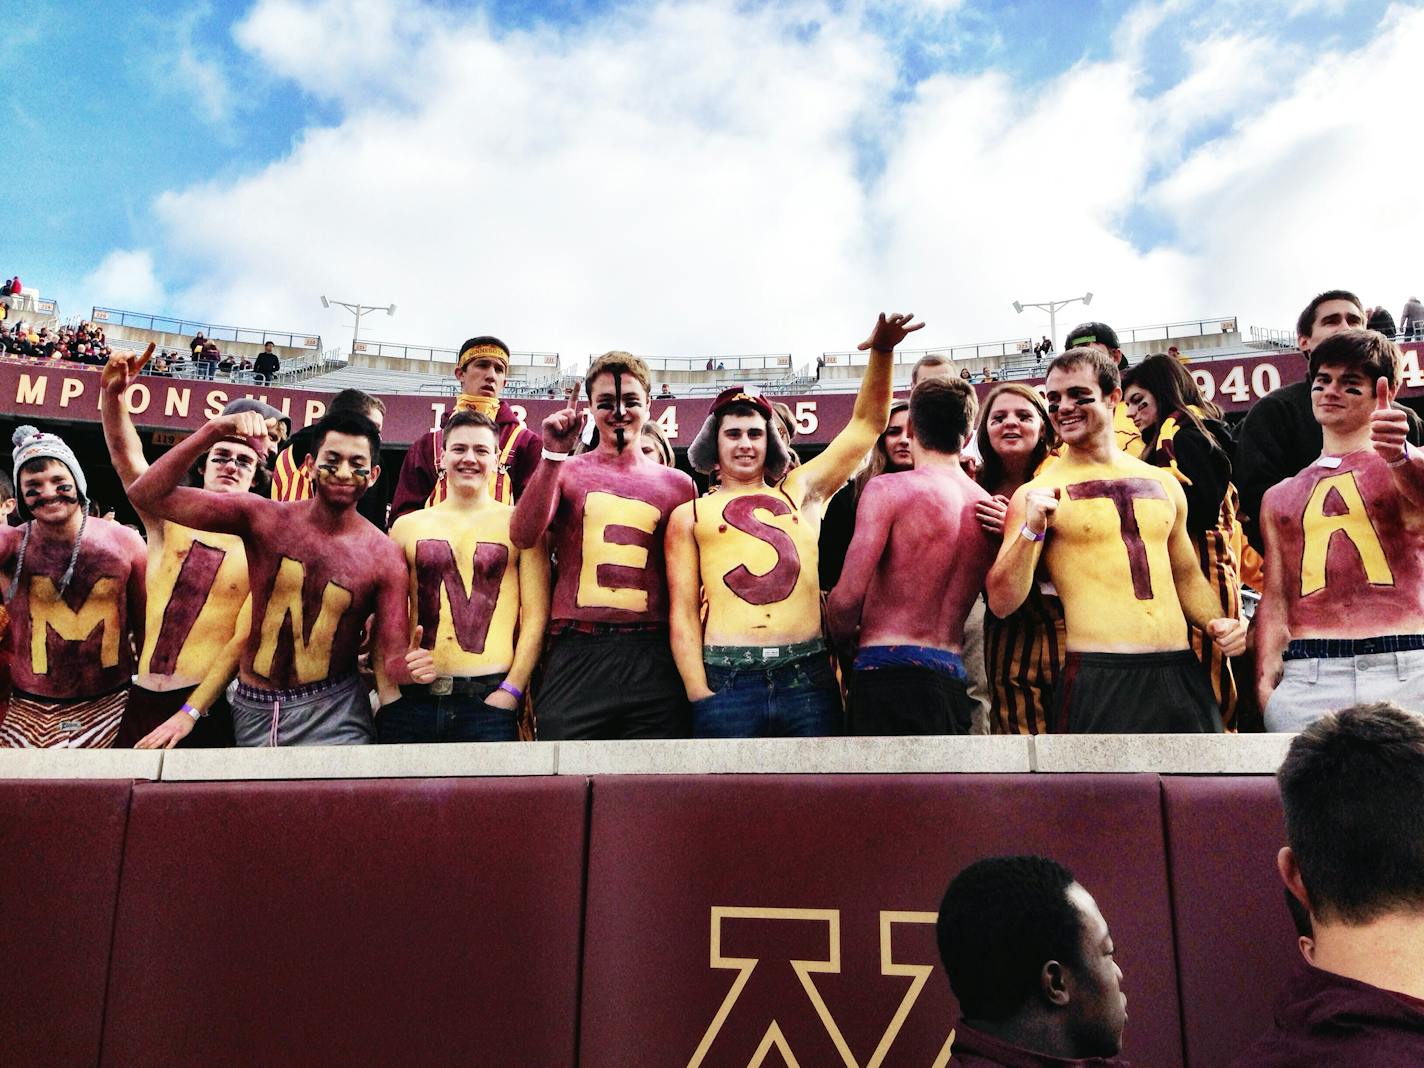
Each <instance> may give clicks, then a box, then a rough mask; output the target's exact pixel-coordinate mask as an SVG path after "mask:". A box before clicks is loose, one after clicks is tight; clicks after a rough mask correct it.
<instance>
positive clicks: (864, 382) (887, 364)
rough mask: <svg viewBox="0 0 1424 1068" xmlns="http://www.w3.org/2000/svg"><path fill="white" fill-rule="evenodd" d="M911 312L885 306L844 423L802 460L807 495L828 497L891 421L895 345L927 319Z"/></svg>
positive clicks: (799, 474) (800, 475) (807, 497)
mask: <svg viewBox="0 0 1424 1068" xmlns="http://www.w3.org/2000/svg"><path fill="white" fill-rule="evenodd" d="M913 318H914V315H913V314H907V315H901V314H899V313H898V312H895V313H892V314H890V315H889V316H886V315H885V313H884V312H881V314H880V318H879V319H878V320H877V321H876V323H875V328H874V329H873V330H872V331H871V332H870V336H869V337H868V338H866V339H865V340H864V341H862V342H861V343H860V346H859V348H860V350H861V351H862V352H864V351H865V350H866V349H869V350H870V363H869V364H868V365H867V366H866V369H865V377H864V378H862V379H861V380H860V390H859V392H857V393H856V395H855V408H854V410H853V411H852V412H851V416H850V422H848V423H847V424H846V425H845V428H844V429H843V430H841V432H840V433H839V434H837V435H836V436H835V437H834V438H832V439H831V443H830V444H829V445H827V446H826V448H825V450H824V451H823V452H822V453H821V454H820V455H819V456H817V457H816V458H815V459H814V460H810V461H808V462H807V463H805V464H802V465H801V467H799V468H798V469H797V471H796V477H797V478H798V479H800V480H801V482H802V483H803V484H804V485H805V487H806V495H805V497H804V498H803V500H804V501H818V500H826V499H828V498H829V497H830V496H831V495H832V494H833V493H835V492H836V491H837V490H838V489H840V488H841V487H842V486H844V485H845V484H846V480H847V479H849V478H850V477H851V476H852V475H853V474H855V471H856V468H857V467H859V466H860V462H861V461H862V460H864V459H865V454H866V453H868V452H869V451H870V450H871V449H873V448H874V447H875V439H876V438H878V437H879V436H880V435H881V434H882V433H884V431H885V426H886V424H887V423H889V421H890V396H891V386H892V380H893V378H894V375H895V346H896V345H898V344H900V342H901V341H904V340H905V337H906V335H908V334H910V333H913V332H914V331H916V330H922V329H924V325H925V324H924V323H913V322H911V320H912V319H913Z"/></svg>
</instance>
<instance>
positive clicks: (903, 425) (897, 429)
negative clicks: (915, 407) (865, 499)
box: [854, 398, 914, 501]
mask: <svg viewBox="0 0 1424 1068" xmlns="http://www.w3.org/2000/svg"><path fill="white" fill-rule="evenodd" d="M909 435H910V402H909V401H908V400H906V399H904V398H899V399H897V400H893V401H891V402H890V422H889V423H887V424H886V426H885V429H884V431H882V432H881V434H880V436H879V437H878V438H876V439H875V448H873V449H871V450H870V455H869V456H868V457H867V458H866V461H865V466H864V467H862V468H861V469H860V472H859V473H858V474H857V475H856V476H855V479H854V485H855V500H857V501H858V500H860V495H861V493H863V492H864V491H865V484H866V483H867V482H869V481H870V480H871V479H872V478H874V477H875V476H876V475H883V474H885V473H886V472H889V471H908V470H910V468H911V467H913V466H914V461H913V460H911V459H910V436H909Z"/></svg>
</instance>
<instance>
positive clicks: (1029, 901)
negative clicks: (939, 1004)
mask: <svg viewBox="0 0 1424 1068" xmlns="http://www.w3.org/2000/svg"><path fill="white" fill-rule="evenodd" d="M936 931H937V934H938V937H939V953H940V957H941V958H942V959H943V961H944V970H945V972H946V973H947V974H948V976H949V985H950V986H951V987H952V988H953V990H954V996H955V997H956V998H958V999H959V1008H960V1013H961V1019H960V1023H959V1025H958V1027H957V1028H956V1029H955V1038H954V1047H953V1053H952V1057H951V1062H950V1063H951V1064H955V1065H960V1066H963V1068H993V1066H1002V1068H1055V1066H1070V1065H1084V1066H1088V1065H1102V1066H1113V1068H1122V1066H1125V1065H1126V1064H1127V1062H1126V1061H1124V1060H1122V1059H1121V1058H1119V1057H1118V1056H1117V1053H1118V1051H1119V1050H1120V1049H1121V1048H1122V1029H1123V1027H1124V1025H1125V1024H1126V1023H1127V995H1125V994H1124V993H1123V992H1122V990H1121V989H1120V986H1121V983H1122V970H1121V969H1119V968H1118V966H1117V964H1116V962H1115V961H1114V960H1113V942H1112V936H1111V935H1110V934H1109V933H1108V925H1107V921H1105V920H1104V919H1103V915H1102V913H1101V912H1099V911H1098V906H1097V904H1096V902H1094V901H1093V898H1092V895H1091V894H1089V893H1088V891H1086V890H1085V889H1083V887H1082V886H1080V885H1079V884H1078V883H1077V882H1076V881H1075V880H1074V878H1073V873H1072V872H1070V871H1069V870H1068V869H1067V868H1065V867H1063V865H1061V864H1058V863H1056V862H1054V861H1052V860H1048V859H1046V858H1044V857H1031V856H1025V857H989V858H987V859H985V860H980V861H977V862H975V863H974V864H971V865H970V866H969V867H967V868H965V869H964V870H963V871H962V872H960V873H959V874H958V875H956V876H955V877H954V880H953V881H952V882H951V883H950V884H949V889H948V890H946V891H945V894H944V901H943V902H942V903H941V904H940V907H939V921H938V923H937V925H936Z"/></svg>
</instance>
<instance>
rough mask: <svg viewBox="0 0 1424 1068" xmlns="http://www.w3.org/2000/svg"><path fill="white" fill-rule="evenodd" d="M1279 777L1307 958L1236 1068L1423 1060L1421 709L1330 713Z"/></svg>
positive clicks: (1294, 747)
mask: <svg viewBox="0 0 1424 1068" xmlns="http://www.w3.org/2000/svg"><path fill="white" fill-rule="evenodd" d="M1276 778H1277V780H1278V782H1279V783H1280V788H1281V801H1282V803H1283V805H1284V806H1285V815H1286V840H1287V841H1289V842H1290V845H1288V846H1286V847H1285V848H1283V849H1282V850H1281V851H1280V855H1279V856H1278V857H1277V858H1276V866H1277V867H1278V868H1279V869H1280V873H1281V878H1282V880H1283V881H1284V882H1285V884H1286V889H1287V890H1288V891H1289V892H1290V894H1291V896H1292V897H1294V898H1295V899H1296V900H1297V901H1298V902H1300V904H1301V905H1303V906H1304V907H1305V908H1306V909H1307V910H1308V911H1309V914H1310V931H1311V945H1310V947H1309V954H1308V956H1309V962H1308V963H1307V961H1306V960H1299V961H1297V962H1296V963H1295V964H1294V967H1293V974H1292V975H1291V978H1290V980H1289V982H1288V984H1287V986H1286V988H1285V990H1284V991H1283V992H1282V994H1281V997H1280V999H1279V1000H1278V1001H1277V1003H1276V1011H1275V1020H1274V1023H1273V1024H1272V1026H1271V1028H1270V1029H1269V1030H1268V1031H1267V1032H1266V1033H1265V1034H1264V1035H1262V1036H1261V1038H1260V1039H1259V1040H1257V1041H1256V1042H1255V1043H1254V1044H1253V1045H1252V1046H1250V1047H1248V1048H1247V1050H1246V1052H1245V1053H1243V1054H1242V1055H1241V1056H1240V1057H1239V1058H1238V1059H1237V1060H1236V1062H1235V1064H1236V1068H1293V1066H1296V1065H1350V1066H1352V1068H1353V1066H1354V1065H1368V1066H1370V1068H1405V1066H1415V1065H1419V1064H1424V720H1421V719H1420V718H1419V717H1418V716H1417V715H1413V714H1411V713H1409V712H1406V711H1404V710H1403V709H1401V708H1399V707H1397V706H1395V705H1391V704H1387V703H1379V704H1373V705H1355V706H1353V707H1351V708H1347V709H1344V710H1343V711H1340V712H1331V713H1328V714H1326V715H1325V716H1324V717H1323V718H1321V719H1319V720H1316V722H1314V723H1312V724H1311V725H1310V726H1309V727H1307V728H1306V729H1305V730H1304V731H1303V732H1302V733H1301V734H1299V735H1298V736H1297V737H1296V739H1295V741H1294V742H1292V743H1291V747H1290V752H1289V753H1287V754H1286V759H1285V762H1284V763H1282V764H1281V769H1280V771H1279V772H1278V773H1277V775H1276ZM1303 951H1304V947H1303ZM956 1052H957V1051H956Z"/></svg>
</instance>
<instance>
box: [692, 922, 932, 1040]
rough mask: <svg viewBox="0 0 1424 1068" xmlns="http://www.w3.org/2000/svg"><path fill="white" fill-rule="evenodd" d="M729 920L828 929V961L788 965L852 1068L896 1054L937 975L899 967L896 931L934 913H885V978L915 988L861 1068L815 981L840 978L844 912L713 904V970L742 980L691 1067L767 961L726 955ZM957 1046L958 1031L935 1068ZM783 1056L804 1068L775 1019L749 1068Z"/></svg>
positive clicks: (919, 967) (922, 967) (928, 967)
mask: <svg viewBox="0 0 1424 1068" xmlns="http://www.w3.org/2000/svg"><path fill="white" fill-rule="evenodd" d="M724 920H784V921H788V922H800V923H823V924H825V925H826V955H825V959H824V960H792V961H789V962H788V963H789V964H790V965H791V970H792V971H793V972H794V973H795V975H796V978H797V979H798V980H800V982H801V986H802V989H804V990H805V991H806V997H807V998H808V999H809V1000H810V1002H811V1006H812V1007H813V1008H814V1009H815V1010H816V1015H817V1017H818V1018H819V1019H820V1021H821V1024H822V1026H824V1027H825V1029H826V1034H827V1035H829V1036H830V1039H831V1042H832V1044H833V1045H834V1046H835V1048H836V1051H837V1052H838V1053H839V1054H840V1056H841V1060H842V1061H844V1062H845V1066H846V1068H880V1066H881V1065H882V1064H883V1063H884V1061H885V1056H886V1054H887V1053H889V1051H890V1047H891V1046H892V1045H893V1044H894V1042H895V1039H896V1037H897V1036H898V1035H899V1034H900V1029H901V1028H902V1027H903V1026H904V1025H905V1019H906V1018H907V1017H908V1016H909V1015H910V1010H911V1009H913V1008H914V1007H915V1002H916V1001H918V1000H919V997H920V991H921V990H923V989H924V986H925V983H926V982H928V981H929V977H930V974H931V973H932V972H933V971H934V965H933V964H905V963H897V962H896V961H895V955H894V947H893V942H894V930H895V926H896V925H897V924H906V923H917V924H932V923H934V922H935V914H934V913H933V912H898V911H894V910H886V911H882V912H881V913H880V974H881V975H889V976H906V977H908V978H909V980H910V985H909V987H908V988H907V989H906V990H905V994H904V997H902V998H901V999H900V1004H899V1006H898V1007H897V1008H896V1009H895V1012H894V1014H893V1015H892V1016H891V1017H890V1021H889V1023H887V1024H886V1026H885V1030H884V1031H883V1032H882V1033H881V1035H880V1041H879V1042H878V1043H877V1044H876V1046H875V1051H874V1052H873V1053H872V1054H871V1055H870V1059H869V1060H867V1061H866V1062H865V1064H864V1065H861V1063H860V1062H859V1061H857V1060H856V1058H855V1055H854V1054H853V1053H852V1052H851V1050H850V1046H849V1045H848V1044H847V1043H846V1040H845V1036H844V1035H843V1034H842V1033H841V1029H840V1027H838V1026H837V1024H836V1021H835V1018H834V1017H833V1016H832V1015H831V1011H830V1009H828V1008H827V1007H826V1001H825V998H823V997H822V996H821V992H820V991H819V990H818V989H817V988H816V984H815V981H814V980H813V979H812V978H811V977H812V976H813V975H816V974H818V973H831V974H836V973H839V972H840V970H841V913H840V910H839V909H776V908H745V907H739V906H734V905H713V906H712V940H711V961H710V963H711V966H712V967H713V968H724V969H728V970H735V971H736V972H737V977H736V979H735V980H733V982H732V988H731V989H730V990H728V991H727V996H726V997H725V998H723V999H722V1004H721V1005H720V1006H718V1008H717V1012H716V1014H715V1015H714V1016H713V1017H712V1022H711V1023H710V1024H709V1025H708V1026H707V1031H706V1033H705V1034H704V1035H703V1036H702V1041H701V1042H699V1043H698V1044H697V1049H696V1050H695V1051H694V1052H693V1054H692V1059H691V1060H689V1061H688V1062H687V1068H699V1066H700V1065H701V1064H702V1062H703V1060H704V1059H705V1058H706V1056H707V1054H708V1052H709V1051H710V1050H711V1049H712V1046H713V1044H714V1043H715V1042H716V1041H717V1035H718V1033H719V1032H720V1031H721V1030H722V1025H723V1024H725V1023H726V1022H727V1018H728V1017H729V1016H731V1014H732V1009H733V1007H734V1006H735V1005H736V1004H737V999H738V998H740V997H741V996H742V990H743V989H744V988H745V987H746V985H747V982H748V980H750V979H751V977H752V973H753V972H754V971H755V970H756V967H757V965H758V964H760V963H761V958H759V957H729V956H726V955H725V954H723V952H722V922H723V921H724ZM953 1045H954V1032H953V1031H951V1032H950V1033H949V1037H948V1038H946V1039H945V1041H944V1046H943V1047H942V1048H941V1049H940V1051H939V1054H938V1055H937V1056H936V1057H935V1059H934V1061H933V1062H932V1064H931V1066H930V1068H944V1066H945V1065H947V1064H948V1063H949V1055H950V1050H951V1048H952V1047H953ZM773 1048H774V1049H776V1051H777V1052H778V1053H779V1054H780V1055H781V1059H782V1060H783V1061H784V1062H785V1063H786V1064H787V1065H789V1066H790V1068H800V1062H798V1061H797V1059H796V1054H795V1053H794V1052H793V1051H792V1049H791V1046H790V1043H788V1042H787V1041H786V1036H785V1035H784V1034H783V1033H782V1030H781V1025H780V1024H779V1023H777V1021H776V1019H775V1018H774V1017H773V1018H772V1019H771V1020H770V1021H769V1022H768V1024H767V1028H766V1031H765V1033H764V1034H763V1035H762V1038H761V1041H760V1043H758V1045H757V1048H756V1052H755V1053H753V1054H752V1058H751V1060H750V1061H748V1062H747V1068H758V1066H759V1065H761V1063H762V1062H763V1061H765V1060H766V1056H767V1054H768V1053H770V1052H771V1050H772V1049H773Z"/></svg>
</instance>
